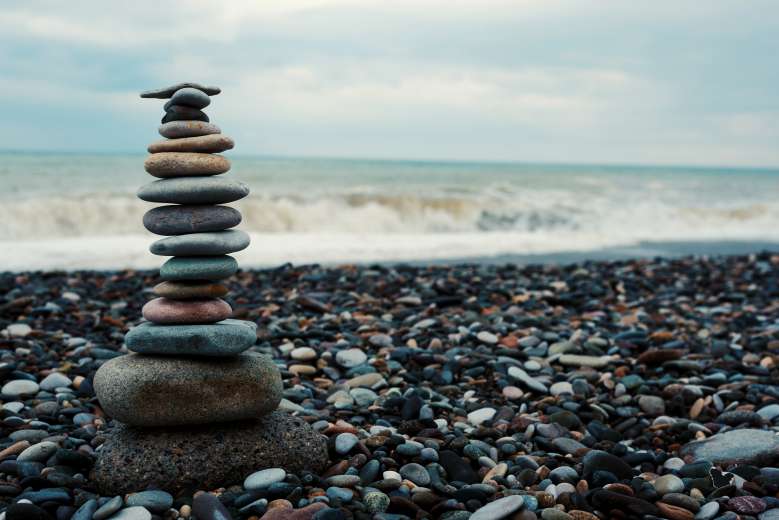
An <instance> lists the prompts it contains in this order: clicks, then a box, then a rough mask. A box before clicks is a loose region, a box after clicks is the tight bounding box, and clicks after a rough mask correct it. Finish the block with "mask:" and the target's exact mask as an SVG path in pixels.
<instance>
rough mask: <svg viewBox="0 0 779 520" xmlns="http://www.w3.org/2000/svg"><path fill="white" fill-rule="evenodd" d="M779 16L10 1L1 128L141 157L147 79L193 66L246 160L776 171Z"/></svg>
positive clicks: (539, 4)
mask: <svg viewBox="0 0 779 520" xmlns="http://www.w3.org/2000/svg"><path fill="white" fill-rule="evenodd" d="M776 10H777V9H776V7H775V4H773V3H771V2H763V1H756V2H755V3H754V4H750V5H749V6H746V5H741V4H737V3H717V4H712V5H708V6H707V7H706V8H705V9H704V8H702V7H701V6H700V3H698V2H695V1H692V0H688V1H681V2H677V3H674V4H673V5H670V4H667V5H666V4H659V5H658V4H656V3H654V4H636V3H633V2H630V3H627V2H601V1H591V0H582V2H577V3H576V4H571V3H569V2H563V1H556V0H553V1H542V0H519V1H518V0H485V1H484V2H472V1H465V0H455V1H452V0H450V1H444V0H399V1H397V2H392V3H386V2H382V1H379V0H295V1H286V2H275V1H252V2H249V1H245V2H243V1H235V2H224V3H218V2H211V1H205V0H197V1H183V0H172V1H166V2H150V1H146V0H136V1H134V2H126V3H113V4H111V5H110V8H108V7H107V6H106V4H105V3H102V2H101V3H99V2H96V1H80V2H71V3H69V4H67V5H64V4H61V3H60V2H54V1H51V2H35V1H33V2H6V3H4V5H3V9H2V11H0V89H2V92H3V93H4V96H3V98H2V99H0V110H2V112H3V114H4V117H3V118H2V120H0V138H2V140H3V143H4V144H3V146H4V147H8V148H30V147H49V148H54V149H64V148H68V149H69V148H72V147H76V148H80V149H84V150H117V149H121V150H142V149H143V148H144V146H145V144H146V142H147V141H148V140H149V138H150V136H151V137H153V133H154V128H155V126H156V123H155V119H156V118H157V117H159V114H160V105H161V103H155V102H150V101H142V100H140V99H139V98H138V97H137V92H138V91H140V90H144V89H147V88H154V87H156V86H160V85H163V84H167V83H170V82H174V81H179V80H182V79H195V80H199V81H203V82H208V83H216V84H219V85H220V86H222V87H223V90H224V94H223V95H222V96H219V97H218V98H215V101H214V103H213V106H212V107H211V108H210V109H209V113H211V114H212V116H213V117H214V118H215V119H218V121H219V123H220V125H222V126H223V127H224V128H225V129H226V131H229V132H230V133H231V134H232V135H233V136H234V137H235V138H236V140H237V143H238V148H237V150H240V151H242V152H243V153H270V154H275V153H284V154H296V155H298V154H299V155H331V156H344V155H345V156H369V155H378V156H382V157H396V158H406V157H411V158H418V157H431V158H436V157H437V158H448V159H500V160H506V159H510V160H527V161H537V160H544V161H561V160H562V161H567V162H570V161H596V162H601V161H604V162H635V161H638V162H686V163H718V162H724V161H727V162H732V163H736V164H756V165H776V164H779V149H777V147H776V146H775V145H771V144H770V142H771V140H775V139H779V129H777V125H776V124H775V123H773V121H775V120H776V119H775V116H776V113H777V112H778V111H779V106H777V102H776V97H775V92H774V87H775V85H776V84H777V82H779V72H777V69H776V68H775V67H768V66H767V63H766V61H765V58H763V56H771V55H775V54H776V53H777V52H779V36H777V35H778V34H779V22H777V20H779V16H769V14H770V13H772V12H773V13H774V14H776ZM35 121H37V122H39V123H40V124H39V125H37V128H36V125H34V124H32V122H35ZM109 129H110V130H111V131H108V130H109ZM21 130H23V131H21ZM31 143H32V144H31Z"/></svg>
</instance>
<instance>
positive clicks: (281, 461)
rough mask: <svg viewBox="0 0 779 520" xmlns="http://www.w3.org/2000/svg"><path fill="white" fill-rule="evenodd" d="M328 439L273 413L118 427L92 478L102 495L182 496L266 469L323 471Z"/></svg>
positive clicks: (104, 447) (295, 419) (299, 421)
mask: <svg viewBox="0 0 779 520" xmlns="http://www.w3.org/2000/svg"><path fill="white" fill-rule="evenodd" d="M326 465H327V438H326V437H324V436H323V435H321V434H319V433H317V432H315V431H314V430H313V429H312V428H311V427H310V426H309V425H308V424H306V422H305V421H303V420H302V419H300V418H298V417H294V416H291V415H288V414H287V413H284V412H280V411H277V412H273V413H271V414H270V415H267V416H265V417H263V418H262V419H260V420H257V421H251V422H240V423H229V424H213V425H211V424H209V425H204V426H189V427H172V428H170V427H169V428H164V429H160V428H154V429H140V428H132V427H129V426H125V425H120V426H118V427H116V428H114V429H113V430H112V431H111V434H110V436H109V437H108V440H107V441H106V442H105V444H103V445H102V447H101V449H100V451H99V452H98V459H97V463H96V464H95V470H94V476H95V479H96V481H97V484H98V487H99V488H100V491H101V492H102V494H104V495H107V496H111V495H117V494H118V495H123V494H125V493H130V492H133V491H137V490H139V489H147V488H149V487H153V488H158V489H163V490H165V491H169V492H170V493H174V494H176V493H178V492H180V491H182V490H183V489H215V488H218V487H223V486H228V485H231V484H240V483H241V482H242V481H243V479H244V478H246V476H247V475H249V474H251V473H253V472H255V471H257V470H260V469H264V468H274V467H283V468H285V469H286V470H288V471H290V472H295V473H297V472H300V471H303V470H310V471H320V470H322V469H323V468H324V467H325V466H326Z"/></svg>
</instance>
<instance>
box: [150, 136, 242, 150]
mask: <svg viewBox="0 0 779 520" xmlns="http://www.w3.org/2000/svg"><path fill="white" fill-rule="evenodd" d="M234 145H235V143H233V140H232V139H230V138H229V137H227V136H226V135H222V134H209V135H200V136H195V137H183V138H181V139H163V140H162V141H157V142H154V143H152V144H150V145H149V147H148V148H147V150H148V151H149V153H160V152H200V153H219V152H224V151H226V150H231V149H232V148H233V146H234Z"/></svg>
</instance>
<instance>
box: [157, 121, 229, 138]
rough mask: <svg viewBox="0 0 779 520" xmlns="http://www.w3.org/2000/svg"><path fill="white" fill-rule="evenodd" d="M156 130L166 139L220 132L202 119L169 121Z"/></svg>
mask: <svg viewBox="0 0 779 520" xmlns="http://www.w3.org/2000/svg"><path fill="white" fill-rule="evenodd" d="M158 131H159V133H160V135H161V136H162V137H167V138H168V139H179V138H181V137H197V136H199V135H211V134H221V133H222V130H221V129H220V128H219V127H218V126H216V125H215V124H214V123H204V122H203V121H171V122H170V123H165V124H163V125H160V127H159V129H158Z"/></svg>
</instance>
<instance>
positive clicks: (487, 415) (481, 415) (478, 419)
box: [468, 408, 497, 426]
mask: <svg viewBox="0 0 779 520" xmlns="http://www.w3.org/2000/svg"><path fill="white" fill-rule="evenodd" d="M496 412H497V410H495V408H479V409H478V410H474V411H472V412H471V413H469V414H468V422H469V423H471V424H473V425H474V426H479V425H480V424H481V423H483V422H485V421H490V420H492V418H493V417H495V413H496Z"/></svg>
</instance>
